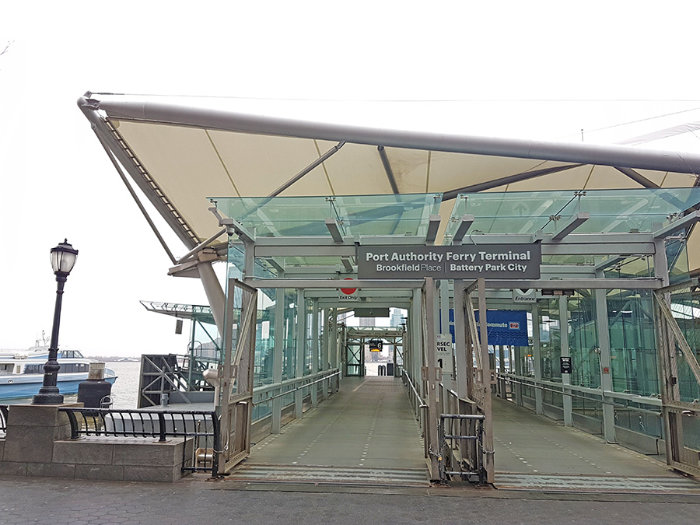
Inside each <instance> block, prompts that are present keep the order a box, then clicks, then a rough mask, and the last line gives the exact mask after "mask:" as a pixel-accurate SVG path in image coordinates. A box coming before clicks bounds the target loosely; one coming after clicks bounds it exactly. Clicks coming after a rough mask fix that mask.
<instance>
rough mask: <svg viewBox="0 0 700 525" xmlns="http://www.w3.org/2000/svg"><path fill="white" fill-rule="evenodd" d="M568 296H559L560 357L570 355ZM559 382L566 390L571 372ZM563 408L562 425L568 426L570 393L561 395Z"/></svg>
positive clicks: (570, 411)
mask: <svg viewBox="0 0 700 525" xmlns="http://www.w3.org/2000/svg"><path fill="white" fill-rule="evenodd" d="M567 302H568V297H567V296H566V295H562V296H561V297H559V340H560V342H561V354H560V355H561V357H571V352H570V351H569V308H568V306H567ZM561 383H562V385H563V387H564V390H566V387H567V386H571V374H562V375H561ZM562 404H563V408H564V426H567V427H570V426H573V424H574V416H573V407H572V398H571V394H570V393H569V394H564V395H563V397H562Z"/></svg>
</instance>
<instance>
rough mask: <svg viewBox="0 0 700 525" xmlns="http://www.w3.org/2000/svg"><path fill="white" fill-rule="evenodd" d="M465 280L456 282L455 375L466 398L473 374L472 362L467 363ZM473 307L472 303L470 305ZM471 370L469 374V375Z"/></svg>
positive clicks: (461, 392) (458, 387) (461, 393)
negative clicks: (468, 383) (469, 381)
mask: <svg viewBox="0 0 700 525" xmlns="http://www.w3.org/2000/svg"><path fill="white" fill-rule="evenodd" d="M464 297H465V291H464V281H462V280H455V284H454V312H455V367H456V370H455V376H456V380H457V394H458V395H459V397H461V398H463V399H466V398H467V397H468V396H469V390H468V386H467V381H468V379H467V378H468V377H469V376H471V369H472V363H467V338H466V322H465V318H464V314H465V312H464V309H465V304H464ZM469 307H470V308H471V305H469ZM467 372H469V376H467Z"/></svg>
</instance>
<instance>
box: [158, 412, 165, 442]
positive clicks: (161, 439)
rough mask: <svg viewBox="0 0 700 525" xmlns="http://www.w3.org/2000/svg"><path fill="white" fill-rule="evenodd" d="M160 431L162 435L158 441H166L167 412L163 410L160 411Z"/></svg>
mask: <svg viewBox="0 0 700 525" xmlns="http://www.w3.org/2000/svg"><path fill="white" fill-rule="evenodd" d="M158 433H159V436H160V439H158V441H165V414H163V412H158Z"/></svg>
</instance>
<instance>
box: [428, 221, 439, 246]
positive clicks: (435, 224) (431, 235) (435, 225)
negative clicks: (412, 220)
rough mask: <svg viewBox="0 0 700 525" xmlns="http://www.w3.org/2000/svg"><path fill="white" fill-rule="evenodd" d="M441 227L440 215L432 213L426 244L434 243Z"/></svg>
mask: <svg viewBox="0 0 700 525" xmlns="http://www.w3.org/2000/svg"><path fill="white" fill-rule="evenodd" d="M439 229H440V216H439V215H431V216H430V219H429V220H428V232H427V233H426V234H425V244H433V243H434V242H435V239H436V238H437V233H438V230H439Z"/></svg>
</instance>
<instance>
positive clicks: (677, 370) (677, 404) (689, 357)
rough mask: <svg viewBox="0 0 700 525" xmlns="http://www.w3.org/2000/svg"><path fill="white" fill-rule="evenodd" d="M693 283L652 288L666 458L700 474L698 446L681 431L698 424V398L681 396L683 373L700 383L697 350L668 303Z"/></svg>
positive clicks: (695, 473) (680, 467)
mask: <svg viewBox="0 0 700 525" xmlns="http://www.w3.org/2000/svg"><path fill="white" fill-rule="evenodd" d="M693 287H694V285H693V284H688V283H684V284H679V285H674V286H669V287H666V288H661V289H660V290H655V291H654V304H655V309H656V323H657V330H656V331H657V346H658V349H659V353H658V355H659V360H660V363H659V369H660V376H661V385H660V387H661V401H662V403H663V405H662V411H663V418H664V437H665V443H666V462H667V463H668V464H669V465H671V466H672V467H674V468H676V469H678V470H680V471H683V472H686V473H688V474H692V475H694V476H700V458H699V457H698V453H697V450H694V449H693V448H691V447H689V446H687V443H686V439H685V434H684V427H685V428H687V429H690V428H698V427H700V421H699V419H700V405H698V402H697V399H695V400H690V399H684V398H683V396H682V394H681V388H680V380H681V379H680V378H681V376H682V375H683V376H685V377H686V378H687V381H688V382H689V383H690V382H692V381H693V380H694V381H695V382H696V385H700V365H699V364H698V361H697V357H696V352H697V350H694V349H692V348H691V347H690V345H689V344H688V341H687V340H686V338H685V336H684V335H683V332H682V330H681V328H680V326H679V325H678V322H677V321H676V319H675V318H674V317H673V314H672V313H671V307H670V303H671V296H672V294H673V292H680V293H684V292H687V293H688V294H692V291H693ZM683 371H685V373H684V374H683V373H682V372H683ZM688 390H690V389H688Z"/></svg>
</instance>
